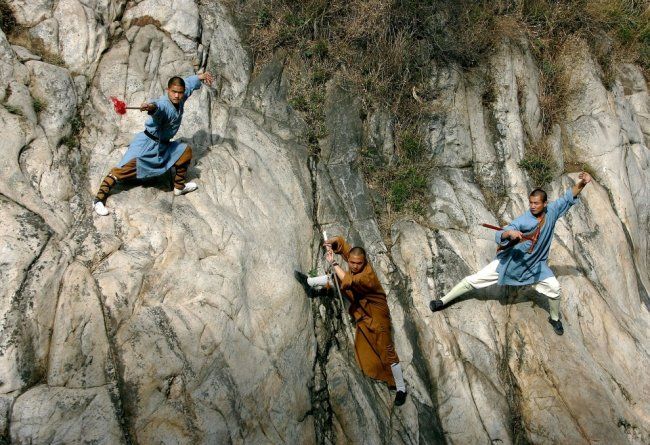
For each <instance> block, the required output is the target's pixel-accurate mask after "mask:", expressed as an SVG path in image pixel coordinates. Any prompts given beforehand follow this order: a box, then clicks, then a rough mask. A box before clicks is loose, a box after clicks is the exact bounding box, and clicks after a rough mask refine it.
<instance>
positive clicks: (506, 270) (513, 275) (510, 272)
mask: <svg viewBox="0 0 650 445" xmlns="http://www.w3.org/2000/svg"><path fill="white" fill-rule="evenodd" d="M577 201H578V199H577V198H574V197H573V190H572V189H569V190H567V191H566V193H564V196H562V197H561V198H558V199H556V200H555V201H552V202H550V203H549V204H548V205H547V206H546V221H545V222H544V225H543V226H542V230H541V232H540V234H539V238H538V239H537V243H536V244H535V248H534V249H533V251H532V252H531V253H528V249H530V245H531V241H523V242H520V243H519V244H516V245H515V246H513V247H511V248H509V249H506V250H502V251H500V252H499V253H498V254H497V259H498V260H499V266H498V267H497V272H498V273H499V281H498V284H501V285H508V286H525V285H529V284H533V283H536V282H538V281H542V280H544V279H546V278H549V277H552V276H553V272H552V271H551V269H550V268H549V267H548V264H546V260H547V259H548V252H549V250H550V248H551V241H552V240H553V231H554V230H555V223H556V222H557V220H558V219H559V218H560V217H561V216H563V215H564V214H565V213H566V212H567V211H568V210H569V209H570V208H571V206H572V205H573V204H575V203H576V202H577ZM537 224H538V222H537V218H535V216H533V214H532V213H531V212H530V210H528V211H527V212H526V213H524V214H523V215H521V216H519V217H518V218H516V219H515V220H514V221H512V222H511V223H510V224H508V225H507V226H506V227H504V229H503V230H501V231H499V232H497V233H496V235H495V240H496V242H497V244H500V245H502V246H505V245H506V244H508V241H509V240H507V239H502V235H503V232H505V231H506V230H519V231H520V232H523V233H526V232H530V231H532V230H535V228H537Z"/></svg>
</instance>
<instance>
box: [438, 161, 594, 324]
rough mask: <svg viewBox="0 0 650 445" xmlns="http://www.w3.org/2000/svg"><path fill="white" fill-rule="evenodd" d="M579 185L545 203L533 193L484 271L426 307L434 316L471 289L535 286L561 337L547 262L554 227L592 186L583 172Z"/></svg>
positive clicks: (556, 289) (502, 233) (499, 236)
mask: <svg viewBox="0 0 650 445" xmlns="http://www.w3.org/2000/svg"><path fill="white" fill-rule="evenodd" d="M578 178H579V181H578V182H576V184H575V185H574V186H573V187H572V188H570V189H569V190H567V191H566V192H565V193H564V195H563V196H562V197H561V198H559V199H557V200H555V201H553V202H550V203H549V202H547V196H546V192H545V191H544V190H542V189H535V190H533V191H532V192H531V194H530V196H529V197H528V204H529V210H528V211H527V212H526V213H524V214H523V215H521V216H519V217H518V218H516V219H515V220H514V221H512V222H511V223H510V224H508V225H507V226H506V227H504V228H503V230H499V231H498V232H497V233H496V235H495V241H496V243H497V244H498V249H497V257H496V259H495V260H494V261H492V262H491V263H490V264H488V265H487V266H485V267H484V268H483V269H481V270H480V271H478V272H477V273H475V274H474V275H470V276H468V277H465V278H463V280H462V281H461V282H460V283H458V284H457V285H456V286H454V287H453V288H452V289H451V290H450V291H449V292H448V293H447V294H446V295H445V296H444V297H442V298H441V299H440V300H432V301H431V302H430V303H429V307H430V308H431V310H432V311H434V312H436V311H439V310H441V309H442V308H443V307H444V306H445V305H446V304H448V303H450V302H451V301H453V300H454V299H456V298H458V297H460V296H461V295H463V294H465V293H467V292H469V291H471V290H472V289H481V288H484V287H487V286H490V285H492V284H500V285H508V286H527V285H534V288H535V290H536V291H537V292H539V293H541V294H543V295H546V296H547V297H548V298H549V300H548V301H549V309H550V310H549V312H550V317H549V319H548V321H549V323H551V325H552V326H553V330H554V331H555V333H556V334H558V335H562V334H563V333H564V328H563V326H562V322H561V321H560V283H559V282H558V280H557V278H555V276H554V275H553V272H552V271H551V269H550V268H549V267H548V264H547V263H546V260H547V259H548V252H549V250H550V248H551V241H552V240H553V231H554V229H555V223H556V222H557V220H558V219H559V218H560V217H561V216H563V215H564V214H565V213H566V212H567V211H568V210H569V208H571V206H572V205H573V204H575V203H576V201H577V199H576V198H577V197H578V195H579V194H580V192H582V189H583V188H584V187H585V186H586V185H587V184H588V183H589V182H591V176H590V175H589V173H586V172H582V173H580V174H579V176H578Z"/></svg>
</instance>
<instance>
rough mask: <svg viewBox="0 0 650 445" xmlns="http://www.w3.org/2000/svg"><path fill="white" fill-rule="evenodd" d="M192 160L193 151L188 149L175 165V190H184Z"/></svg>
mask: <svg viewBox="0 0 650 445" xmlns="http://www.w3.org/2000/svg"><path fill="white" fill-rule="evenodd" d="M191 160H192V149H191V148H190V147H187V148H186V149H185V151H184V152H183V154H182V155H181V157H180V158H178V161H176V162H175V163H174V167H176V174H175V175H174V188H176V189H180V190H182V189H184V188H185V182H186V178H187V169H188V168H189V167H190V161H191Z"/></svg>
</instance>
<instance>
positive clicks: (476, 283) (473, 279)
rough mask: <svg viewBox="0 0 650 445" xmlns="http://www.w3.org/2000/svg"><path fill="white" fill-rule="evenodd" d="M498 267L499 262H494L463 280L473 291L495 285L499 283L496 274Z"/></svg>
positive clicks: (497, 274)
mask: <svg viewBox="0 0 650 445" xmlns="http://www.w3.org/2000/svg"><path fill="white" fill-rule="evenodd" d="M498 265H499V260H494V261H492V262H491V263H490V264H488V265H487V266H485V267H484V268H483V269H481V270H479V271H478V272H476V273H475V274H474V275H470V276H468V277H465V279H466V280H467V282H468V283H469V284H470V286H472V287H473V288H474V289H482V288H484V287H488V286H491V285H493V284H496V283H497V281H499V273H498V272H497V266H498Z"/></svg>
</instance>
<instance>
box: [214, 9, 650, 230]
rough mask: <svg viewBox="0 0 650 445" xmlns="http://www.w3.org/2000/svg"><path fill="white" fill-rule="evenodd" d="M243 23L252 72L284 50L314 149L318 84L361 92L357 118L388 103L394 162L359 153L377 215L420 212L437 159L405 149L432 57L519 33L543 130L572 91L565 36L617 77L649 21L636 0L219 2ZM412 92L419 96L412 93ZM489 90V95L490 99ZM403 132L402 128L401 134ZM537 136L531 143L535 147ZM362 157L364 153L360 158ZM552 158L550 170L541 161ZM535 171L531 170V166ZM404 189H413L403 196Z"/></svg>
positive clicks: (465, 58) (468, 51) (530, 159)
mask: <svg viewBox="0 0 650 445" xmlns="http://www.w3.org/2000/svg"><path fill="white" fill-rule="evenodd" d="M226 3H227V5H228V7H229V8H230V9H231V10H233V11H234V14H233V15H234V16H235V17H237V18H238V19H239V20H240V25H241V27H242V29H243V30H244V31H245V39H246V42H247V44H248V45H249V47H250V49H251V53H252V55H253V59H254V66H255V69H256V70H257V69H259V68H260V67H261V66H263V65H264V64H265V63H266V62H267V61H269V60H270V59H271V58H272V57H273V54H274V53H275V52H276V51H277V50H282V51H285V52H286V54H287V67H286V69H287V73H288V74H289V76H290V78H291V88H290V102H291V104H292V105H293V106H294V108H295V109H297V110H299V111H300V112H301V113H302V114H303V115H304V116H305V119H306V121H307V123H308V125H309V127H310V132H309V134H308V136H307V139H308V141H307V142H308V143H309V144H310V146H311V147H312V149H313V153H314V154H315V155H318V153H319V148H318V140H319V139H320V138H322V137H323V136H325V131H326V129H325V127H324V124H323V122H324V116H323V104H324V97H325V83H326V82H327V80H329V79H330V78H332V77H334V76H336V77H337V78H338V79H341V81H342V83H343V84H344V85H345V86H346V88H348V89H349V90H350V93H351V94H352V95H354V96H356V97H358V98H359V99H360V100H361V103H362V107H363V111H362V113H363V114H364V115H369V114H370V113H371V112H372V111H373V110H375V109H380V108H381V109H388V110H390V111H391V112H392V115H393V117H394V119H395V125H394V128H395V134H396V137H395V139H396V145H397V147H396V151H397V153H398V162H397V163H396V164H395V165H392V166H391V167H390V168H389V167H387V166H385V165H381V163H377V162H376V159H375V158H376V157H375V156H374V155H373V154H369V153H367V150H365V149H363V148H362V150H361V152H362V156H361V159H360V160H359V163H360V165H361V167H362V168H363V169H364V171H366V172H367V173H368V174H367V175H366V177H367V178H368V181H369V185H370V186H371V187H372V188H373V189H375V190H376V191H377V192H378V195H379V196H380V200H379V203H380V206H383V207H384V208H383V210H382V213H383V214H390V215H391V217H390V219H393V218H394V217H395V215H398V214H402V215H407V214H410V215H416V216H417V214H418V213H422V212H423V209H422V208H420V207H419V206H418V205H417V199H411V197H418V196H419V194H421V193H422V192H423V190H424V187H425V186H426V181H424V183H423V181H421V179H422V177H424V178H426V177H427V175H429V172H430V169H431V168H432V166H431V164H430V161H428V160H427V159H426V156H419V157H411V156H409V155H408V153H409V149H408V147H407V146H405V141H406V142H407V144H408V143H411V142H412V141H413V136H414V137H415V138H416V139H418V140H419V145H418V144H416V145H413V144H412V147H413V146H419V147H424V141H423V138H422V137H421V135H422V134H423V133H422V132H421V131H420V125H421V124H422V122H425V121H426V120H427V119H428V118H429V117H431V116H432V115H434V114H435V113H436V110H435V109H434V108H433V107H434V106H435V100H434V98H435V95H434V92H433V91H431V86H430V83H429V79H430V78H431V68H432V66H433V63H432V61H435V62H436V63H437V64H454V65H456V66H458V67H460V68H461V69H467V68H472V67H474V66H477V65H478V64H480V63H481V62H482V61H483V60H484V59H485V58H486V57H487V56H489V54H490V53H491V52H492V51H493V49H494V48H495V47H496V45H497V44H498V43H500V42H502V41H503V39H504V38H510V39H511V40H512V41H515V42H516V41H519V40H520V39H521V38H522V37H525V38H526V39H527V40H528V41H529V42H530V43H531V46H532V48H533V54H534V56H535V57H536V59H537V61H538V64H539V66H540V69H541V79H540V82H541V85H540V98H539V99H540V107H541V109H542V116H543V129H544V135H547V134H549V132H550V130H551V129H552V127H553V125H554V124H556V123H558V122H560V121H561V120H562V117H563V115H564V110H565V108H566V104H567V101H568V99H569V98H570V95H571V91H570V90H569V88H568V79H567V76H566V74H565V73H564V72H563V71H562V69H561V68H560V67H561V64H560V63H558V61H557V50H558V48H560V47H561V46H562V44H563V42H565V41H566V40H567V39H569V38H572V37H576V36H577V37H580V38H582V39H584V40H585V41H587V42H589V44H590V46H591V50H592V52H593V53H594V55H595V56H596V58H597V60H598V61H599V62H600V64H601V66H602V67H603V72H604V79H603V80H604V82H605V83H606V84H609V83H611V81H612V79H613V78H614V75H613V66H614V65H615V62H617V61H629V62H635V63H638V64H640V65H641V66H643V67H645V68H646V69H648V68H649V67H650V63H649V61H648V55H650V49H649V46H650V30H649V27H648V15H649V14H650V12H649V9H648V6H647V4H646V3H645V2H641V1H638V0H589V1H587V0H566V1H556V0H521V1H517V2H512V1H509V0H492V1H487V0H430V1H422V0H347V1H346V0H303V1H299V2H297V1H293V0H226ZM413 91H416V92H417V96H419V97H423V98H424V99H425V100H418V99H417V98H414V94H413ZM490 95H491V91H490V90H489V88H488V89H486V94H485V97H484V102H485V103H486V104H488V105H489V103H490ZM404 135H408V137H404ZM543 144H544V142H540V143H538V144H537V145H538V146H542V145H543ZM540 150H541V149H540V148H539V147H530V149H529V153H528V155H527V157H526V162H525V164H526V165H527V169H528V170H529V174H531V176H535V178H536V179H535V180H534V182H540V181H544V180H546V179H547V178H548V174H549V171H552V172H554V170H553V168H552V166H551V165H546V164H544V163H541V162H538V161H539V160H540V159H541V160H543V161H547V160H548V159H547V158H544V157H543V156H542V157H540V153H539V151H540ZM365 156H367V159H366V158H364V157H365ZM546 167H549V168H550V170H549V168H546ZM535 168H538V169H539V171H538V172H536V173H535V172H533V170H534V169H535ZM400 197H408V198H407V199H400Z"/></svg>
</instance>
